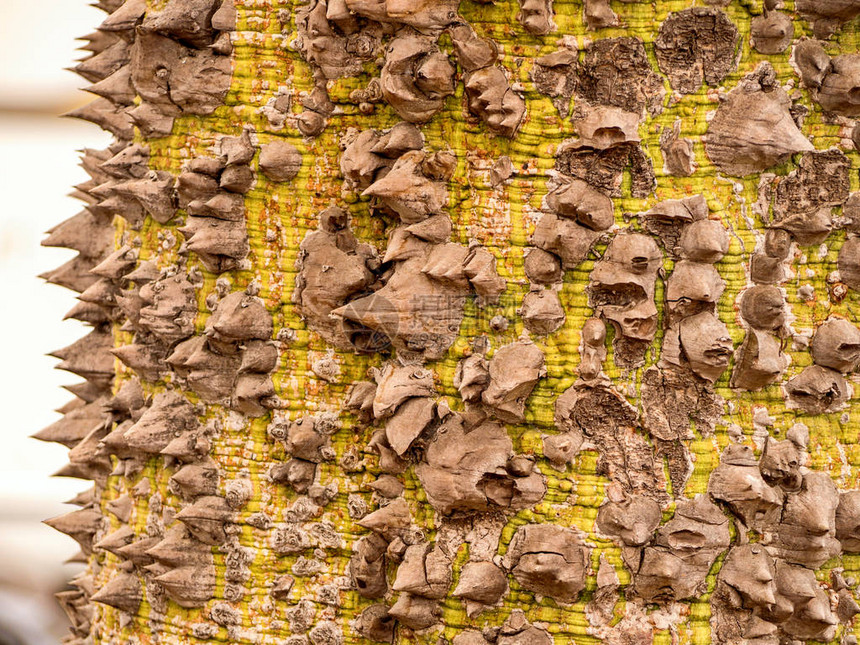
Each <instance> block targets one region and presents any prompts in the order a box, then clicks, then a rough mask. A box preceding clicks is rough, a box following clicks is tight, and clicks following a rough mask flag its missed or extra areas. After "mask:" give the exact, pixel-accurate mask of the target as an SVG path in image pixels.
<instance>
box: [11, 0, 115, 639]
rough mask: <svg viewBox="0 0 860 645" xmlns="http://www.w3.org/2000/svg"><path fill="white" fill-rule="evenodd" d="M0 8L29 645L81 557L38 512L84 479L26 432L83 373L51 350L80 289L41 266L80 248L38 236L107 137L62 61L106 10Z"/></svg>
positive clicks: (19, 545) (60, 507)
mask: <svg viewBox="0 0 860 645" xmlns="http://www.w3.org/2000/svg"><path fill="white" fill-rule="evenodd" d="M0 18H2V20H0V62H2V64H0V199H2V208H0V285H2V291H0V293H2V300H0V302H2V304H0V338H2V344H0V347H2V350H3V354H2V358H3V360H2V362H3V365H2V368H0V384H2V387H0V415H2V417H0V437H2V448H0V612H2V613H3V614H9V613H11V614H12V615H17V616H20V617H21V618H23V619H24V621H26V622H27V623H29V626H30V629H31V630H35V631H39V629H40V628H41V629H42V631H44V632H46V633H45V634H42V635H41V637H40V636H39V635H38V634H36V633H35V632H34V633H33V635H32V637H31V640H30V642H31V643H43V642H45V643H48V642H54V643H55V642H57V639H58V637H59V636H60V635H62V634H63V633H64V632H65V625H64V617H63V616H62V614H61V613H60V612H59V610H58V609H57V608H56V606H55V603H54V601H53V599H52V598H51V597H50V596H51V594H53V593H54V592H55V591H58V590H59V589H61V588H62V587H63V585H64V584H65V581H66V580H68V579H69V578H70V577H72V576H73V575H74V574H75V573H76V572H77V571H78V570H79V566H80V565H68V564H63V561H64V560H65V559H66V558H68V557H70V556H71V555H73V554H74V553H75V552H76V551H77V548H76V547H77V545H76V544H75V542H74V541H73V540H72V539H71V538H68V537H66V536H63V535H61V534H59V533H56V532H55V531H53V530H52V529H50V528H49V527H47V526H45V525H43V524H41V520H43V519H45V518H48V517H52V516H54V515H59V514H61V513H64V512H67V511H70V510H73V509H74V507H70V506H66V505H64V504H63V503H62V502H63V501H65V500H67V499H70V498H71V497H73V496H74V495H75V494H76V493H77V492H79V491H81V490H84V489H86V488H88V486H87V482H84V481H80V480H70V479H62V478H52V477H51V473H53V472H55V471H57V470H58V469H59V468H60V467H61V466H62V465H63V464H64V463H65V461H66V449H65V448H63V447H62V446H60V445H56V444H45V443H42V442H39V441H36V440H35V439H30V438H29V436H30V435H31V434H33V433H34V432H37V431H38V430H40V429H41V428H43V427H45V426H47V425H49V424H50V423H52V422H54V421H55V420H57V419H58V418H59V415H57V414H56V413H55V412H53V410H54V409H55V408H58V407H60V406H61V405H63V404H64V403H66V402H67V401H68V400H69V399H71V398H72V396H71V394H69V393H68V392H66V391H65V390H63V389H62V388H61V386H62V385H64V384H71V383H75V382H76V381H77V380H78V379H77V378H76V377H75V376H73V375H71V374H67V373H65V372H60V371H57V370H55V369H54V365H55V364H56V363H57V361H56V360H55V359H53V358H49V357H47V356H45V353H46V352H49V351H52V350H54V349H58V348H60V347H64V346H66V345H68V344H70V343H72V342H74V341H75V340H77V339H78V338H79V337H81V336H82V335H84V333H86V329H85V328H84V326H83V325H81V324H78V323H77V322H76V321H63V320H62V319H63V316H64V314H65V312H67V311H68V310H69V309H71V307H72V306H73V305H74V304H75V302H76V301H75V294H73V293H72V292H70V291H67V290H65V289H62V288H60V287H56V286H53V285H48V284H45V283H43V282H42V281H41V280H39V279H38V278H37V277H36V276H37V275H38V274H40V273H42V272H44V271H47V270H50V269H53V268H55V267H57V266H59V265H60V264H62V263H63V262H65V261H66V260H68V259H70V258H71V257H72V256H73V255H74V252H72V251H67V250H64V249H46V248H42V247H41V246H39V242H40V240H41V239H42V237H43V232H44V231H45V230H47V229H48V228H50V227H51V226H54V225H55V224H57V223H59V222H60V221H62V220H64V219H66V218H68V217H71V216H72V215H74V214H75V213H76V212H78V211H79V210H80V208H81V207H82V205H81V203H80V202H77V201H76V200H73V199H71V198H69V197H67V196H66V195H67V193H68V192H69V191H70V189H71V187H72V186H73V185H74V184H77V183H80V182H82V181H85V180H86V178H87V176H86V174H85V173H84V171H83V170H81V169H80V168H79V167H78V165H77V163H78V161H77V160H78V154H77V152H76V150H78V149H81V148H84V147H96V148H103V147H105V146H106V145H107V144H108V142H109V136H108V135H106V134H105V133H103V132H101V131H100V130H99V129H98V128H97V127H96V126H94V125H92V124H89V123H85V122H82V121H75V120H72V119H61V118H59V115H60V114H62V113H64V112H67V111H68V110H71V109H73V108H75V107H78V106H79V105H82V104H84V103H86V102H87V101H88V100H90V99H91V98H95V97H90V95H88V94H86V93H85V92H81V91H79V90H78V88H80V87H83V86H84V85H85V84H86V83H85V81H84V80H83V79H82V78H80V77H78V76H77V75H75V74H73V73H72V72H69V71H65V70H64V69H63V68H66V67H71V66H73V65H74V64H75V61H76V60H77V59H79V58H81V57H82V55H83V53H84V52H79V51H76V47H78V46H79V45H81V44H82V43H81V42H76V41H75V38H77V37H80V36H83V35H85V34H87V33H90V32H92V31H93V30H94V28H95V26H96V25H98V24H99V23H100V22H101V21H102V20H103V19H104V14H103V13H102V12H101V11H98V10H96V9H94V8H93V7H90V6H89V5H88V4H87V0H39V2H33V1H32V0H2V5H0ZM4 642H6V641H4V636H3V634H2V633H0V644H2V643H4ZM9 642H14V641H12V640H11V639H10V640H9Z"/></svg>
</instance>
